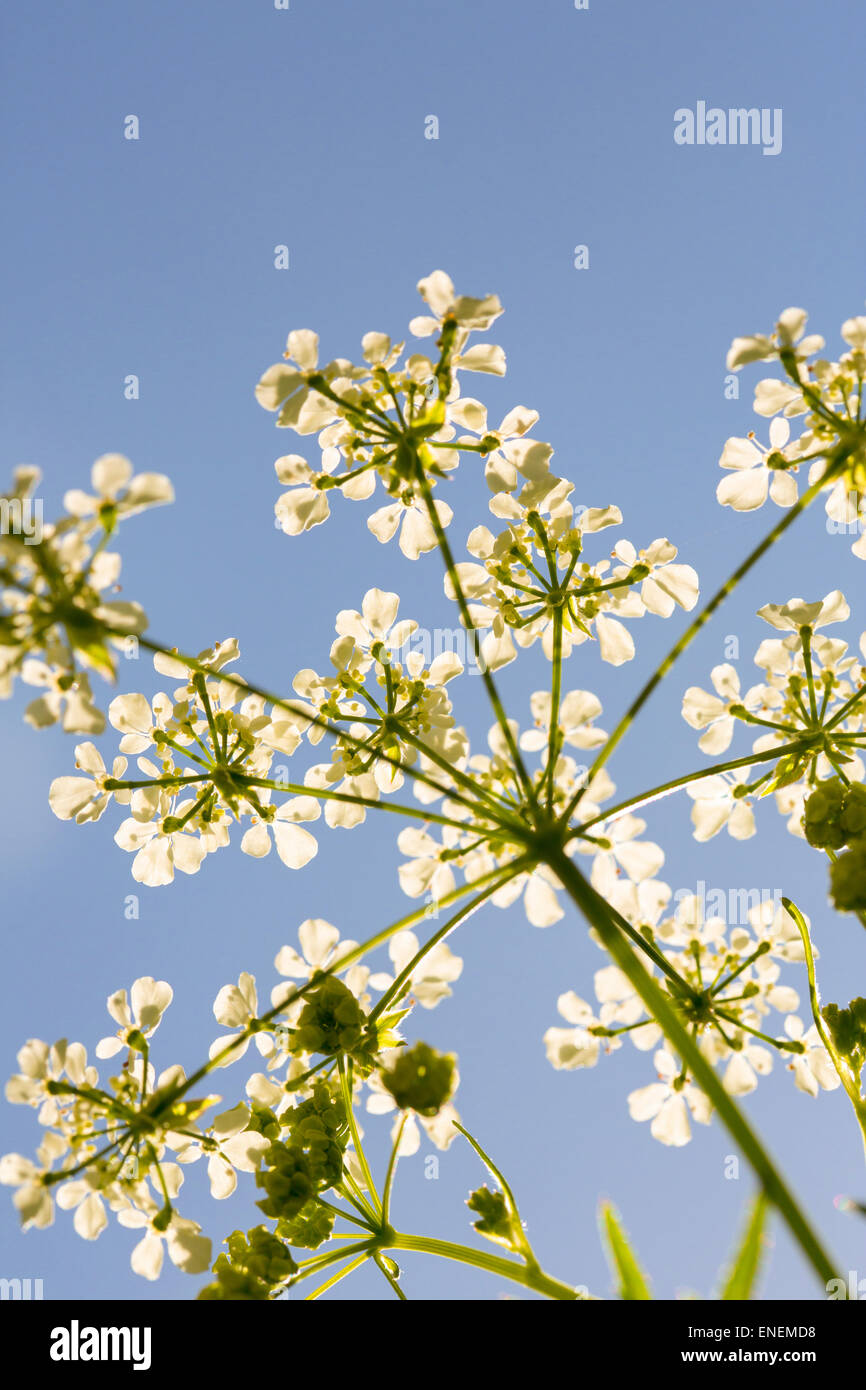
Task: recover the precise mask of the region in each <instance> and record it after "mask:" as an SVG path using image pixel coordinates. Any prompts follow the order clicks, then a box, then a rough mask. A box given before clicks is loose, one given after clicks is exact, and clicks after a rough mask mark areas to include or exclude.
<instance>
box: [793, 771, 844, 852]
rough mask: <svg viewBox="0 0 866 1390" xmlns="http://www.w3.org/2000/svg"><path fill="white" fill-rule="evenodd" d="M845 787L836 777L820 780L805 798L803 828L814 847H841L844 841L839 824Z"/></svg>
mask: <svg viewBox="0 0 866 1390" xmlns="http://www.w3.org/2000/svg"><path fill="white" fill-rule="evenodd" d="M844 804H845V787H844V786H843V784H842V783H841V782H840V781H839V779H838V778H836V777H834V778H831V779H830V780H829V781H827V782H821V783H819V785H818V786H817V787H816V788H815V790H814V791H813V792H812V795H811V796H809V797H807V798H806V807H805V815H804V818H803V828H804V830H805V832H806V839H807V840H808V841H809V844H810V845H813V846H814V848H815V849H841V848H842V846H843V845H844V844H845V842H846V835H845V831H844V829H843V828H842V825H841V819H842V808H843V806H844Z"/></svg>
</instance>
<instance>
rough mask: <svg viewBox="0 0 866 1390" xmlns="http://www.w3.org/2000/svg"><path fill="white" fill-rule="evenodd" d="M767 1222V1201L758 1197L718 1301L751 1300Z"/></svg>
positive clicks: (763, 1249)
mask: <svg viewBox="0 0 866 1390" xmlns="http://www.w3.org/2000/svg"><path fill="white" fill-rule="evenodd" d="M766 1220H767V1199H766V1197H765V1196H764V1194H763V1193H760V1194H759V1196H758V1197H756V1198H755V1201H754V1202H753V1203H752V1205H751V1207H750V1209H749V1212H748V1217H747V1220H746V1226H745V1229H744V1231H743V1235H742V1239H741V1240H740V1244H739V1245H738V1247H737V1249H736V1251H735V1254H734V1258H733V1262H732V1264H731V1267H730V1269H729V1271H728V1273H727V1276H726V1278H725V1283H724V1286H723V1288H722V1292H721V1294H720V1295H719V1296H720V1298H722V1299H725V1300H728V1301H730V1300H739V1301H740V1302H745V1301H746V1300H747V1299H749V1298H751V1296H752V1293H753V1291H754V1288H755V1284H756V1282H757V1279H758V1275H759V1274H760V1271H761V1262H762V1257H763V1254H764V1251H765V1249H766V1240H765V1237H764V1227H765V1225H766Z"/></svg>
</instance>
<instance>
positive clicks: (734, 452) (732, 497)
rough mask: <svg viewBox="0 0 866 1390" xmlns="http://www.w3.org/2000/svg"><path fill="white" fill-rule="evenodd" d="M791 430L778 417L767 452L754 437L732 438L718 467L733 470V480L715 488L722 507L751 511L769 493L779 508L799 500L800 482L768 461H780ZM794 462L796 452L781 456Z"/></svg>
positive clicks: (725, 479) (791, 504)
mask: <svg viewBox="0 0 866 1390" xmlns="http://www.w3.org/2000/svg"><path fill="white" fill-rule="evenodd" d="M790 433H791V427H790V425H789V424H788V421H787V420H785V419H782V418H781V417H780V418H777V419H775V420H773V422H772V423H771V425H770V447H769V449H765V448H764V447H763V446H762V445H760V444H758V443H757V441H756V440H755V437H754V435H752V434H750V435H749V437H748V438H747V439H737V438H732V439H729V440H728V441H727V443H726V444H725V447H724V450H723V452H722V457H721V458H720V459H719V465H720V467H722V468H730V469H733V470H734V471H733V472H732V474H731V476H730V477H727V478H723V479H722V481H721V482H720V483H719V486H718V488H717V489H716V497H717V498H718V500H719V501H720V502H721V504H722V506H723V507H733V508H734V510H735V511H738V512H751V511H754V510H755V508H757V507H762V506H763V505H764V503H765V502H766V500H767V494H768V493H769V495H770V497H771V498H772V499H773V501H774V502H775V503H776V505H777V506H779V507H793V505H794V503H795V502H796V501H797V495H798V494H797V481H796V479H795V478H794V477H793V475H792V473H790V472H788V471H787V470H785V469H783V468H781V467H778V468H776V467H772V466H770V464H769V462H768V461H769V460H771V459H772V460H773V462H774V463H776V462H780V459H779V456H780V455H782V451H783V450H784V448H785V446H786V444H787V443H788V439H789V437H790ZM782 457H783V458H788V459H791V460H793V459H794V458H795V457H796V450H792V451H790V452H789V453H788V454H784V455H782Z"/></svg>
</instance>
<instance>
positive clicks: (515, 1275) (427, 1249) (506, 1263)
mask: <svg viewBox="0 0 866 1390" xmlns="http://www.w3.org/2000/svg"><path fill="white" fill-rule="evenodd" d="M385 1248H387V1249H391V1250H406V1251H413V1252H415V1253H416V1254H420V1255H439V1256H441V1257H442V1258H443V1259H446V1260H456V1261H457V1263H458V1264H464V1265H473V1266H474V1267H475V1268H476V1269H483V1270H484V1271H485V1272H486V1273H487V1274H498V1275H499V1276H500V1278H502V1279H510V1280H511V1281H512V1282H513V1283H515V1284H522V1286H523V1287H524V1288H525V1289H532V1290H533V1292H534V1293H539V1294H541V1295H542V1297H543V1298H554V1299H563V1300H565V1299H568V1300H571V1301H574V1300H578V1299H582V1298H586V1297H587V1295H586V1294H582V1293H579V1292H578V1291H577V1290H576V1289H573V1288H571V1287H570V1285H568V1284H562V1283H560V1281H559V1280H558V1279H552V1278H551V1277H550V1275H549V1274H545V1273H544V1272H543V1271H542V1270H535V1269H532V1268H529V1267H527V1266H526V1265H523V1264H518V1263H517V1262H516V1261H514V1260H506V1259H504V1258H503V1257H502V1256H501V1255H490V1254H488V1253H487V1251H486V1250H474V1249H473V1248H472V1247H471V1246H470V1245H455V1244H454V1243H453V1242H452V1241H450V1240H436V1239H435V1238H434V1237H433V1236H409V1235H403V1234H402V1233H397V1232H395V1233H394V1236H393V1237H392V1238H391V1239H390V1240H389V1241H388V1244H387V1247H385Z"/></svg>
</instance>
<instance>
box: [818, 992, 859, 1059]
mask: <svg viewBox="0 0 866 1390" xmlns="http://www.w3.org/2000/svg"><path fill="white" fill-rule="evenodd" d="M821 1013H822V1015H823V1017H824V1022H825V1023H826V1024H827V1027H828V1029H829V1030H830V1037H831V1038H832V1040H833V1044H834V1046H835V1048H836V1050H837V1051H838V1052H840V1053H841V1054H842V1056H843V1057H844V1058H845V1060H846V1061H847V1062H848V1063H849V1064H850V1066H851V1070H852V1071H853V1073H854V1075H855V1076H859V1075H860V1072H861V1071H862V1069H863V1063H864V1062H866V999H863V998H858V999H852V1000H851V1003H850V1004H849V1005H848V1007H847V1009H840V1007H839V1005H838V1004H827V1005H826V1006H825V1007H824V1008H823V1009H822V1010H821Z"/></svg>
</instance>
